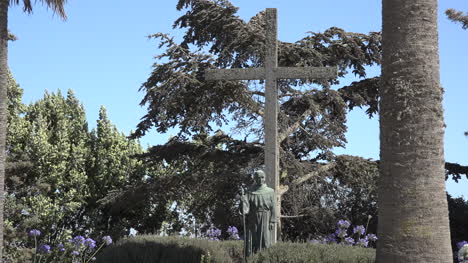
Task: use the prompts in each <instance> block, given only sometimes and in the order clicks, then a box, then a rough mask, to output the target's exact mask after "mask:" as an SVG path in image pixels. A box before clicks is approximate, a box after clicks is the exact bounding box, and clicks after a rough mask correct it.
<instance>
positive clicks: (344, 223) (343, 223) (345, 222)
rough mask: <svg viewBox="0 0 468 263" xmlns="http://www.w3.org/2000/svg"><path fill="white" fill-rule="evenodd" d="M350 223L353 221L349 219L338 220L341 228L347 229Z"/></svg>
mask: <svg viewBox="0 0 468 263" xmlns="http://www.w3.org/2000/svg"><path fill="white" fill-rule="evenodd" d="M350 225H351V223H350V222H349V221H348V220H340V221H338V227H339V228H343V229H347V228H348V227H349V226H350Z"/></svg>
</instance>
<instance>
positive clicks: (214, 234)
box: [206, 227, 221, 241]
mask: <svg viewBox="0 0 468 263" xmlns="http://www.w3.org/2000/svg"><path fill="white" fill-rule="evenodd" d="M206 236H207V237H208V239H209V240H215V241H219V237H220V236H221V229H218V228H216V227H214V228H210V229H208V230H207V231H206Z"/></svg>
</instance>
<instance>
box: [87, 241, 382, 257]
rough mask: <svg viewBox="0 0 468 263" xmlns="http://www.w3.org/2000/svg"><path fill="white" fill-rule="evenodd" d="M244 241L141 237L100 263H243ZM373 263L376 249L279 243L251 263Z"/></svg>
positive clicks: (113, 249) (120, 245) (108, 251)
mask: <svg viewBox="0 0 468 263" xmlns="http://www.w3.org/2000/svg"><path fill="white" fill-rule="evenodd" d="M242 255H243V242H242V241H209V240H205V239H195V238H182V237H159V236H151V235H141V236H136V237H132V238H126V239H122V240H120V241H118V242H117V243H116V244H113V245H111V246H109V247H107V248H106V249H105V250H104V251H102V253H100V254H99V255H98V256H97V259H96V262H97V263H110V262H112V263H155V262H158V263H179V262H180V263H241V262H242ZM296 262H297V263H373V262H375V249H372V248H361V247H350V246H344V245H338V244H331V245H324V244H311V243H291V242H278V243H277V244H276V245H274V246H273V247H272V248H270V249H267V250H264V251H261V252H260V253H257V254H255V255H253V256H251V257H250V258H249V259H248V263H296Z"/></svg>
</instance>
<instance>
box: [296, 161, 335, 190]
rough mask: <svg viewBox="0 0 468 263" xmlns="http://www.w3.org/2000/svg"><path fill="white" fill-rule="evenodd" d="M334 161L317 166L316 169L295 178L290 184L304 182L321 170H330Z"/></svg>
mask: <svg viewBox="0 0 468 263" xmlns="http://www.w3.org/2000/svg"><path fill="white" fill-rule="evenodd" d="M335 165H336V164H335V163H327V164H325V165H323V166H321V167H319V168H318V169H317V170H315V171H312V172H310V173H308V174H306V175H304V176H302V177H300V178H297V179H296V180H294V181H292V182H291V184H290V185H291V186H296V185H300V184H302V183H304V182H305V181H307V180H309V179H311V178H312V177H314V176H318V175H319V174H321V173H323V172H326V171H329V170H331V169H332V168H333V167H335Z"/></svg>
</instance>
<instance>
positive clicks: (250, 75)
mask: <svg viewBox="0 0 468 263" xmlns="http://www.w3.org/2000/svg"><path fill="white" fill-rule="evenodd" d="M205 79H206V80H255V79H265V69H264V68H231V69H208V70H206V72H205Z"/></svg>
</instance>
